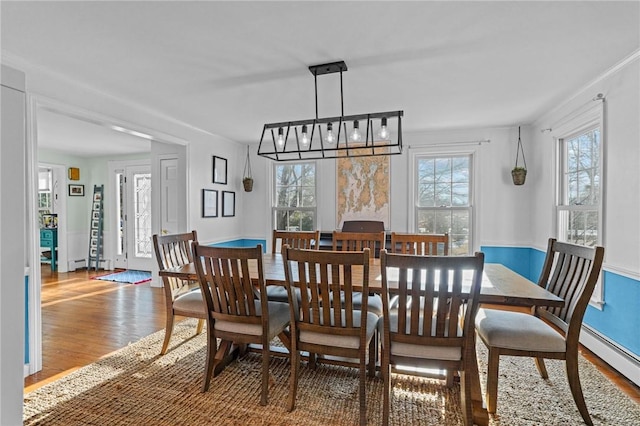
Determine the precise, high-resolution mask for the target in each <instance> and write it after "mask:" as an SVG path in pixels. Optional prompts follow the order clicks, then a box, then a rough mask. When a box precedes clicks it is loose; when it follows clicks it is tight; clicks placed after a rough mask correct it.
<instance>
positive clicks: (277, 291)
mask: <svg viewBox="0 0 640 426" xmlns="http://www.w3.org/2000/svg"><path fill="white" fill-rule="evenodd" d="M267 299H268V300H269V301H270V302H284V303H288V302H289V295H288V294H287V288H286V287H285V286H282V285H269V286H267Z"/></svg>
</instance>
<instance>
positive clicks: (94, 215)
mask: <svg viewBox="0 0 640 426" xmlns="http://www.w3.org/2000/svg"><path fill="white" fill-rule="evenodd" d="M91 219H94V220H100V211H98V210H94V211H93V212H91Z"/></svg>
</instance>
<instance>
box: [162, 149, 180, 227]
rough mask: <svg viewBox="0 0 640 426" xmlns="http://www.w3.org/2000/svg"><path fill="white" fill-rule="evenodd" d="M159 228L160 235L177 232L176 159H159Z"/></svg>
mask: <svg viewBox="0 0 640 426" xmlns="http://www.w3.org/2000/svg"><path fill="white" fill-rule="evenodd" d="M160 188H161V193H160V206H161V216H162V217H161V218H160V230H161V232H162V235H167V234H176V233H178V228H179V227H178V204H179V203H178V160H177V159H175V158H169V159H161V160H160Z"/></svg>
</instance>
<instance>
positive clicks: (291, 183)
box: [273, 162, 316, 231]
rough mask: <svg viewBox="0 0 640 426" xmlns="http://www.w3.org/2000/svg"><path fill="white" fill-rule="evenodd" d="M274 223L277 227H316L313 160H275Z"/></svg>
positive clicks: (300, 228)
mask: <svg viewBox="0 0 640 426" xmlns="http://www.w3.org/2000/svg"><path fill="white" fill-rule="evenodd" d="M274 185H275V191H274V200H273V223H274V229H277V230H279V231H314V230H315V229H316V164H315V163H313V162H301V163H286V164H277V163H276V164H274Z"/></svg>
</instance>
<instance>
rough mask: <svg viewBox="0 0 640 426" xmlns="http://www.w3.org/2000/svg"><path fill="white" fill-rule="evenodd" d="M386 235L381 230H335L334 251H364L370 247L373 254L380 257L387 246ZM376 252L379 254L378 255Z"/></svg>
mask: <svg viewBox="0 0 640 426" xmlns="http://www.w3.org/2000/svg"><path fill="white" fill-rule="evenodd" d="M385 243H386V237H385V233H384V231H381V232H342V231H333V251H338V250H340V251H363V250H364V249H366V248H368V249H369V250H370V251H371V255H372V256H374V257H378V256H379V253H380V250H382V249H383V248H384V247H385ZM376 253H377V254H378V255H376Z"/></svg>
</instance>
